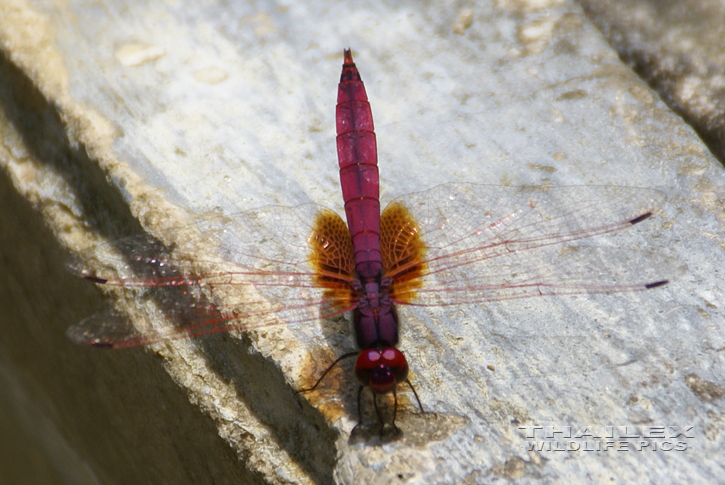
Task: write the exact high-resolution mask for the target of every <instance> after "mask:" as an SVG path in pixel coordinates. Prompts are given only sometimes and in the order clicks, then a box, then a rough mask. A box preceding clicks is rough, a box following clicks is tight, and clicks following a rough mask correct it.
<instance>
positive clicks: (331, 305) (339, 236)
mask: <svg viewBox="0 0 725 485" xmlns="http://www.w3.org/2000/svg"><path fill="white" fill-rule="evenodd" d="M308 243H309V245H310V249H311V250H312V251H311V253H310V264H311V265H312V267H313V268H314V269H315V286H318V287H321V288H325V292H324V293H323V298H324V299H325V304H324V305H323V316H331V315H335V314H337V313H340V312H342V311H346V310H349V309H350V308H351V307H352V306H353V303H354V300H355V298H354V296H355V295H354V294H353V290H352V286H351V282H352V280H353V278H354V273H355V257H354V255H353V252H352V239H350V232H349V231H348V229H347V225H346V224H345V221H343V220H342V218H341V217H340V216H339V215H337V214H336V213H335V212H332V211H330V210H324V211H321V212H319V213H318V214H317V217H316V218H315V223H314V224H313V226H312V234H310V237H309V239H308Z"/></svg>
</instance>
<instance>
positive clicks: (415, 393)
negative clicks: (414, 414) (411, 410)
mask: <svg viewBox="0 0 725 485" xmlns="http://www.w3.org/2000/svg"><path fill="white" fill-rule="evenodd" d="M405 382H406V383H407V384H408V387H410V390H411V391H413V395H414V396H415V400H416V401H418V407H419V408H420V412H421V414H428V413H426V412H425V409H423V404H421V402H420V398H419V397H418V393H417V392H416V391H415V387H413V383H412V382H410V379H406V380H405Z"/></svg>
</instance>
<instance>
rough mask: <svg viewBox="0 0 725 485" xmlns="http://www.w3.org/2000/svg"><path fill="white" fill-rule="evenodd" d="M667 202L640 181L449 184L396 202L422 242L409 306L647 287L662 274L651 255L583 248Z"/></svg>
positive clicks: (635, 221) (661, 195) (644, 216)
mask: <svg viewBox="0 0 725 485" xmlns="http://www.w3.org/2000/svg"><path fill="white" fill-rule="evenodd" d="M664 200H665V196H664V194H663V193H661V192H659V191H656V190H649V189H643V188H638V187H608V186H594V187H558V188H551V187H502V186H487V185H474V184H446V185H441V186H438V187H435V188H433V189H431V190H429V191H426V192H421V193H417V194H413V196H412V197H411V196H408V197H406V198H405V199H404V200H403V199H401V200H399V201H393V203H402V204H404V205H405V206H406V207H408V208H409V210H410V212H411V213H412V214H413V216H414V217H415V219H416V221H417V222H418V226H419V230H420V233H421V238H422V240H423V241H424V242H425V243H426V245H427V250H426V261H425V264H426V271H425V274H424V275H423V277H422V286H421V289H420V290H419V292H418V300H416V301H413V302H411V303H412V304H421V305H440V304H445V303H473V302H481V301H494V300H501V299H511V298H524V297H529V296H536V295H544V294H573V293H607V292H617V291H634V289H635V288H636V289H639V288H641V289H646V286H647V285H648V284H652V283H657V282H659V281H660V280H661V279H662V278H661V277H658V276H656V273H657V271H653V269H656V266H657V265H656V264H653V263H654V262H653V261H652V260H651V259H649V258H645V259H644V260H642V261H633V260H632V253H627V252H622V253H621V255H620V256H618V257H616V258H612V256H614V254H613V253H608V254H604V253H603V252H602V251H600V250H599V249H598V248H596V247H594V248H585V247H580V246H581V243H582V240H584V239H586V238H590V237H593V236H597V235H601V234H607V233H613V232H617V231H621V230H624V229H626V228H629V227H631V226H632V225H634V224H636V223H638V222H640V221H642V220H644V219H646V218H648V217H649V216H650V215H652V213H653V212H655V211H656V210H657V208H658V207H659V206H660V205H661V204H662V203H663V202H664ZM645 270H647V271H645ZM645 273H646V274H645ZM660 274H661V273H660ZM647 275H652V278H654V279H652V280H648V279H646V278H647Z"/></svg>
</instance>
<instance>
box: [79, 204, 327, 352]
mask: <svg viewBox="0 0 725 485" xmlns="http://www.w3.org/2000/svg"><path fill="white" fill-rule="evenodd" d="M322 210H323V208H322V207H320V206H317V205H314V204H308V205H303V206H300V207H296V208H286V207H277V206H269V207H263V208H261V209H258V210H253V211H250V212H246V213H243V214H239V215H237V216H233V217H205V218H202V219H200V220H199V221H197V223H196V224H194V225H193V226H188V227H184V228H180V229H179V230H177V231H172V233H171V235H170V239H172V240H174V241H179V242H178V243H175V246H173V247H170V248H169V247H165V246H164V245H163V244H161V243H159V242H158V241H156V240H153V239H151V238H149V237H148V236H146V235H141V236H134V237H130V238H126V239H122V240H119V241H115V242H113V243H110V244H106V245H102V246H99V247H97V248H93V249H92V250H91V251H89V252H88V254H86V255H84V257H83V258H82V259H79V261H83V262H78V261H75V262H72V263H70V264H69V267H70V270H71V271H72V272H73V273H75V274H77V275H78V276H80V277H83V278H85V279H88V280H90V281H93V282H96V283H101V284H105V285H109V286H122V287H132V288H138V289H142V290H143V291H145V292H147V293H148V296H149V297H150V298H152V299H153V300H154V301H155V303H156V306H157V307H158V308H159V311H161V312H162V313H163V315H164V316H166V317H168V318H169V319H171V320H172V321H173V322H174V325H173V326H166V327H162V328H154V329H152V330H149V331H144V332H143V334H141V333H139V331H138V330H137V329H135V328H134V327H133V326H132V325H131V324H130V323H129V322H128V319H127V318H126V317H125V316H123V315H122V314H119V313H117V312H113V311H111V312H106V313H101V314H98V315H93V316H91V317H89V318H87V319H85V320H83V321H82V322H80V323H79V324H78V325H76V326H73V327H71V328H70V329H69V330H68V336H69V337H70V338H71V340H73V341H75V342H77V343H81V344H90V345H97V346H108V347H114V348H119V347H130V346H136V345H147V344H150V343H154V342H157V341H161V340H167V339H173V338H185V337H190V336H194V335H201V334H206V333H213V332H223V331H229V330H233V329H248V328H255V327H262V326H268V325H275V324H282V323H287V324H290V323H303V322H308V321H311V320H316V319H319V318H321V317H328V316H332V315H334V314H337V313H340V311H341V310H340V308H339V306H338V305H337V302H335V301H334V300H331V299H329V298H325V294H324V289H323V288H318V287H317V286H316V281H315V274H314V272H313V269H312V267H311V266H310V263H309V256H310V254H309V252H310V249H309V244H308V238H309V237H313V236H314V235H313V234H311V233H312V231H313V229H312V221H314V220H315V215H316V214H317V213H318V212H320V211H322ZM182 241H185V242H182ZM88 261H92V262H95V264H93V263H91V264H89V263H88ZM91 266H93V267H92V268H91ZM217 301H224V302H225V303H224V305H223V306H221V305H219V304H217V303H216V302H217Z"/></svg>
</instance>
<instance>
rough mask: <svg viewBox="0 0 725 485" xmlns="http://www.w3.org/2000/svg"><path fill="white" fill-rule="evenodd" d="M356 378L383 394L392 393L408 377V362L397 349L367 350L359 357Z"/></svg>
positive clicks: (356, 363)
mask: <svg viewBox="0 0 725 485" xmlns="http://www.w3.org/2000/svg"><path fill="white" fill-rule="evenodd" d="M355 377H357V380H358V382H360V384H362V385H363V386H370V389H372V391H373V392H375V393H378V394H382V393H384V392H389V391H392V390H393V388H395V386H396V385H397V384H398V383H399V382H401V381H404V380H405V379H406V378H407V377H408V362H407V361H406V360H405V356H404V355H403V353H402V352H401V351H400V350H398V349H396V348H395V347H386V348H384V349H366V350H363V351H362V352H360V354H359V355H358V356H357V361H356V362H355Z"/></svg>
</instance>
